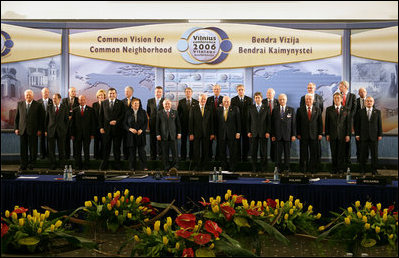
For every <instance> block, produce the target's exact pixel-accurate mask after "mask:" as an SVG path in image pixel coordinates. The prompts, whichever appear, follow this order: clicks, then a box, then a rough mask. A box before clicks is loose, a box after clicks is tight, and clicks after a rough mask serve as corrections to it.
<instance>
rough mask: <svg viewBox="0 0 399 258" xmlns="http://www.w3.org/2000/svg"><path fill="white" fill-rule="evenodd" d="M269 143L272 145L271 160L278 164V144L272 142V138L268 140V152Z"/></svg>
mask: <svg viewBox="0 0 399 258" xmlns="http://www.w3.org/2000/svg"><path fill="white" fill-rule="evenodd" d="M267 143H270V160H271V161H272V162H276V150H277V142H276V141H274V142H273V141H272V140H271V139H270V138H269V139H266V150H267Z"/></svg>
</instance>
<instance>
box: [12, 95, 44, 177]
mask: <svg viewBox="0 0 399 258" xmlns="http://www.w3.org/2000/svg"><path fill="white" fill-rule="evenodd" d="M24 94H25V100H24V101H20V102H18V106H17V113H16V115H15V122H14V132H15V134H16V135H19V136H20V137H19V139H20V156H21V166H20V169H21V170H26V169H27V168H29V169H33V165H34V163H35V162H36V158H37V137H38V136H40V135H41V133H42V131H43V122H42V119H43V113H44V109H43V106H42V105H40V104H39V103H37V101H35V100H34V99H33V91H32V90H26V91H25V93H24ZM28 149H29V153H30V156H28Z"/></svg>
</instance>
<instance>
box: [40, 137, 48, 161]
mask: <svg viewBox="0 0 399 258" xmlns="http://www.w3.org/2000/svg"><path fill="white" fill-rule="evenodd" d="M39 139H40V156H41V157H42V158H45V157H47V156H48V139H47V137H46V136H45V135H44V134H42V135H40V137H39Z"/></svg>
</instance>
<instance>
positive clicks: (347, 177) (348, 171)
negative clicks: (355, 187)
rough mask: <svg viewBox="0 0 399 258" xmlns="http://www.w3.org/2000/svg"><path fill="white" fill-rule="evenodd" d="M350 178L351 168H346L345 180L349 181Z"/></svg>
mask: <svg viewBox="0 0 399 258" xmlns="http://www.w3.org/2000/svg"><path fill="white" fill-rule="evenodd" d="M350 180H352V175H351V169H350V168H348V169H347V170H346V182H349V181H350Z"/></svg>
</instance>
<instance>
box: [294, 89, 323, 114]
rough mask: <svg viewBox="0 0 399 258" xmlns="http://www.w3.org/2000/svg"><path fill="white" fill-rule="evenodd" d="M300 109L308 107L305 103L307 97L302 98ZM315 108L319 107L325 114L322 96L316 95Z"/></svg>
mask: <svg viewBox="0 0 399 258" xmlns="http://www.w3.org/2000/svg"><path fill="white" fill-rule="evenodd" d="M299 106H300V107H303V106H306V103H305V95H304V96H302V97H301V103H300V105H299ZM313 106H315V107H318V108H319V109H320V110H321V112H322V113H323V110H324V107H323V97H322V96H320V95H319V94H316V93H315V94H314V99H313Z"/></svg>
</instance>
